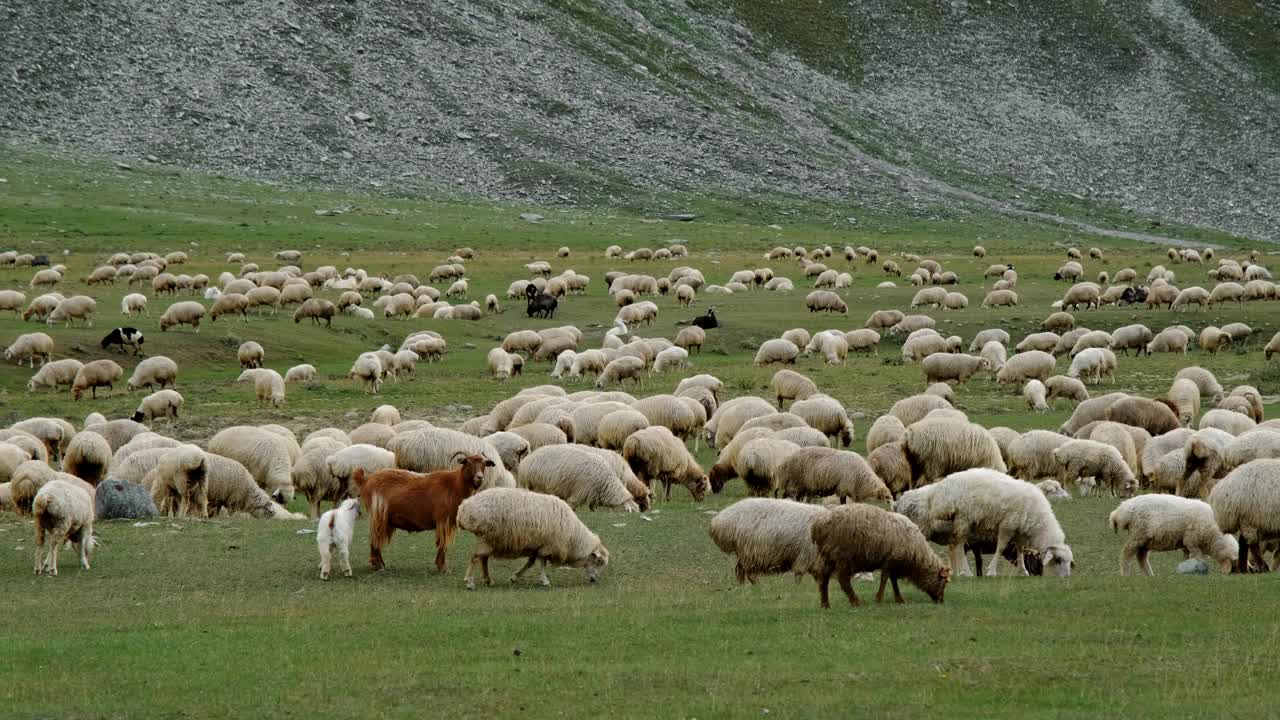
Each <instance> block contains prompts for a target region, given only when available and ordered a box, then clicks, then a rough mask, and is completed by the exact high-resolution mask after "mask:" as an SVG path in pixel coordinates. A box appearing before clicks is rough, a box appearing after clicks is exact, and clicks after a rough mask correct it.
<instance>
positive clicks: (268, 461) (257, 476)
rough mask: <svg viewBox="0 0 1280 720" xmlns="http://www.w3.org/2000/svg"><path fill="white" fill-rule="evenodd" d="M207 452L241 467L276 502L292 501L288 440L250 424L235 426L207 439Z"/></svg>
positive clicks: (283, 503) (292, 489) (291, 466)
mask: <svg viewBox="0 0 1280 720" xmlns="http://www.w3.org/2000/svg"><path fill="white" fill-rule="evenodd" d="M208 451H209V452H210V453H215V454H217V455H221V456H223V457H225V458H230V459H232V460H235V461H236V462H238V463H240V464H242V465H244V467H245V469H246V470H248V471H249V472H250V474H252V475H253V479H254V481H255V482H257V483H258V485H259V486H260V487H261V488H262V489H263V490H265V491H267V493H269V494H270V496H271V498H272V499H273V500H275V501H276V502H278V503H280V504H282V505H285V504H288V503H289V502H290V501H291V500H293V494H294V488H293V479H292V474H293V462H292V460H291V459H290V447H289V443H288V440H287V439H285V438H283V437H281V436H280V435H277V434H275V433H272V432H266V431H264V430H262V429H261V428H257V427H252V426H249V425H234V426H232V427H229V428H226V429H224V430H222V431H220V432H219V433H218V434H216V435H214V436H213V437H212V438H210V439H209V445H208Z"/></svg>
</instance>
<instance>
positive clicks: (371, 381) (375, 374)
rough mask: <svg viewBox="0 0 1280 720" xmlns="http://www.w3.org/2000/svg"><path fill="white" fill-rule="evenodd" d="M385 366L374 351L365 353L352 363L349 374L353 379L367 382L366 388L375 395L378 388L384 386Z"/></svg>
mask: <svg viewBox="0 0 1280 720" xmlns="http://www.w3.org/2000/svg"><path fill="white" fill-rule="evenodd" d="M384 371H385V368H384V367H383V365H382V361H381V360H380V359H379V358H378V356H377V355H375V354H373V353H363V354H361V355H360V356H359V357H357V358H356V361H355V362H354V363H352V365H351V370H350V371H349V372H348V373H347V376H348V377H350V378H351V379H352V380H358V381H360V382H362V383H364V384H365V389H366V391H367V392H370V393H372V394H374V395H377V394H378V388H380V387H382V375H383V372H384Z"/></svg>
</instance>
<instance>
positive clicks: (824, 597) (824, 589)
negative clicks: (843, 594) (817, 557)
mask: <svg viewBox="0 0 1280 720" xmlns="http://www.w3.org/2000/svg"><path fill="white" fill-rule="evenodd" d="M831 573H832V571H831V570H823V571H822V575H820V576H818V578H817V580H818V601H819V605H820V606H821V607H822V609H824V610H830V609H831V595H830V593H829V586H830V585H831Z"/></svg>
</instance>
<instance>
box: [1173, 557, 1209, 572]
mask: <svg viewBox="0 0 1280 720" xmlns="http://www.w3.org/2000/svg"><path fill="white" fill-rule="evenodd" d="M1178 574H1179V575H1208V574H1209V565H1208V563H1206V562H1205V561H1203V560H1199V559H1196V558H1192V559H1190V560H1183V561H1182V562H1180V563H1178Z"/></svg>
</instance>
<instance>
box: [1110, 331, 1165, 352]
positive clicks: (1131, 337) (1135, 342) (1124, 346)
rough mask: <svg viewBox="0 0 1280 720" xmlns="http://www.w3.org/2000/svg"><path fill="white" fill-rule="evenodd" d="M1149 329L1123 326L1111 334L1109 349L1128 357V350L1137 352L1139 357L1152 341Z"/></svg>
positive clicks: (1152, 336)
mask: <svg viewBox="0 0 1280 720" xmlns="http://www.w3.org/2000/svg"><path fill="white" fill-rule="evenodd" d="M1154 337H1155V336H1154V335H1153V334H1152V333H1151V329H1150V328H1148V327H1147V326H1146V325H1136V324H1135V325H1125V326H1124V327H1122V328H1118V329H1117V330H1116V331H1115V332H1113V333H1111V349H1112V350H1118V351H1120V352H1121V353H1123V354H1125V355H1128V354H1129V350H1130V349H1133V350H1135V351H1137V354H1139V355H1141V354H1143V352H1144V351H1145V350H1146V349H1147V345H1148V344H1149V343H1150V342H1151V341H1152V340H1153V339H1154Z"/></svg>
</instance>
